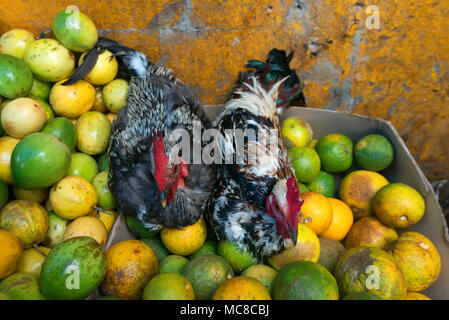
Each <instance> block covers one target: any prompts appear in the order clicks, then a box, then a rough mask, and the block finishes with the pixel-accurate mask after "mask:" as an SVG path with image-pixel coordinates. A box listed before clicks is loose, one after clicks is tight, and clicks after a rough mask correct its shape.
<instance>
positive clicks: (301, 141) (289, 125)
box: [282, 117, 313, 148]
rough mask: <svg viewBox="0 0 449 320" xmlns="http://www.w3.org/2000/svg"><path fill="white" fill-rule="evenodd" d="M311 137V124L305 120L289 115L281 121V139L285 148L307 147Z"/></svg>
mask: <svg viewBox="0 0 449 320" xmlns="http://www.w3.org/2000/svg"><path fill="white" fill-rule="evenodd" d="M312 137H313V130H312V126H311V125H310V123H308V122H307V121H304V120H302V119H301V118H299V117H290V118H287V119H285V120H284V121H283V122H282V141H283V142H284V145H285V146H286V147H287V148H292V147H307V146H308V145H309V144H310V142H311V141H312Z"/></svg>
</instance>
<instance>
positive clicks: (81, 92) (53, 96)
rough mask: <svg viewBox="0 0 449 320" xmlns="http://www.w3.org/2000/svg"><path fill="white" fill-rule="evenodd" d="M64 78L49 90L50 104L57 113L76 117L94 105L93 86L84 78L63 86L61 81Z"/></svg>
mask: <svg viewBox="0 0 449 320" xmlns="http://www.w3.org/2000/svg"><path fill="white" fill-rule="evenodd" d="M66 80H67V79H65V80H61V81H59V82H57V83H55V84H54V85H53V88H52V89H51V92H50V104H51V107H52V109H53V111H54V112H56V113H57V114H59V115H61V116H64V117H68V118H76V117H79V116H80V115H82V114H83V113H86V112H87V111H89V110H90V108H92V106H93V105H94V102H95V88H94V87H93V86H92V85H91V84H90V83H89V82H87V81H84V80H80V81H78V82H76V83H74V84H71V85H68V86H63V85H62V83H64V82H65V81H66Z"/></svg>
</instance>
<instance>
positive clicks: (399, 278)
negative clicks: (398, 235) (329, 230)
mask: <svg viewBox="0 0 449 320" xmlns="http://www.w3.org/2000/svg"><path fill="white" fill-rule="evenodd" d="M334 275H335V278H336V279H337V281H338V287H339V288H340V292H341V293H342V295H343V296H346V295H347V294H350V293H353V292H369V293H372V294H375V295H376V296H378V297H380V298H382V299H383V300H402V299H404V298H405V296H406V295H407V282H406V280H405V278H404V274H403V273H402V271H401V269H400V268H399V267H398V265H397V264H396V262H395V260H394V258H393V256H392V255H391V254H389V253H387V252H385V251H383V250H381V249H379V248H375V247H364V246H362V247H357V248H352V249H349V250H348V251H346V253H344V254H343V255H342V256H341V257H340V259H339V260H338V262H337V265H336V266H335V272H334Z"/></svg>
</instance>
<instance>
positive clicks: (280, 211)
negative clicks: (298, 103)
mask: <svg viewBox="0 0 449 320" xmlns="http://www.w3.org/2000/svg"><path fill="white" fill-rule="evenodd" d="M284 56H285V53H284ZM269 68H270V65H269V64H267V67H266V69H269ZM266 69H265V70H263V68H262V69H261V71H262V73H260V74H259V77H258V74H257V73H256V74H252V75H251V76H249V77H245V79H244V81H243V82H242V83H241V86H240V88H237V89H235V90H234V99H232V100H230V101H228V102H227V103H226V105H225V110H224V111H223V112H222V113H221V114H220V115H219V116H218V118H217V119H216V121H215V122H214V124H213V125H214V127H215V128H217V129H218V130H219V131H220V133H221V139H220V142H219V144H220V147H221V156H222V159H223V163H228V162H225V159H231V160H232V162H231V163H230V164H222V165H221V166H219V167H218V170H217V182H216V184H215V188H214V191H213V192H212V194H211V196H210V197H209V199H208V203H207V205H206V215H207V218H208V220H209V221H210V223H211V225H212V227H213V229H214V230H215V232H216V234H217V236H218V238H219V239H220V240H225V241H232V242H234V243H236V244H237V245H238V247H239V248H240V249H243V250H245V251H247V252H249V253H250V254H251V255H252V256H253V257H255V258H257V259H258V260H259V261H262V260H263V258H265V257H269V256H272V255H274V254H277V253H279V252H281V251H283V250H285V249H287V248H289V247H291V246H294V245H295V244H296V241H297V232H298V220H299V217H300V215H301V213H300V211H301V206H302V201H301V199H300V193H299V188H298V186H297V185H296V179H295V175H294V171H293V169H292V167H291V165H290V163H289V160H288V156H287V151H286V149H285V147H284V146H283V144H282V138H281V135H280V127H279V118H278V112H279V111H280V110H281V109H280V108H278V107H279V101H280V100H279V99H278V94H279V92H280V91H281V92H284V93H285V92H286V90H285V81H286V80H287V79H286V78H284V79H283V80H281V81H272V82H271V84H270V83H269V81H267V77H266V75H267V74H268V73H269V72H270V71H269V70H266ZM262 83H263V85H262ZM280 88H282V89H280ZM301 91H302V87H301V86H300V85H299V84H298V85H296V84H295V87H294V89H292V90H290V92H288V93H289V94H284V96H283V99H282V102H283V104H284V106H285V104H286V103H285V102H287V101H289V100H288V99H289V97H293V96H296V97H298V96H300V94H301ZM287 104H288V103H287ZM238 130H241V131H240V132H242V131H243V132H247V133H249V132H253V134H247V135H246V136H245V141H244V146H243V153H244V157H243V159H244V161H243V162H240V161H238V160H237V159H238V151H237V150H238V146H237V145H236V144H235V143H234V142H235V137H234V136H233V135H234V134H235V133H236V132H237V131H238ZM273 139H274V141H275V144H273ZM267 141H269V142H270V143H267ZM255 155H257V156H255ZM250 159H252V160H253V161H250Z"/></svg>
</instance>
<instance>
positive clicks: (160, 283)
mask: <svg viewBox="0 0 449 320" xmlns="http://www.w3.org/2000/svg"><path fill="white" fill-rule="evenodd" d="M142 299H143V300H195V294H194V292H193V287H192V285H191V284H190V282H189V280H187V279H186V278H185V277H184V276H182V275H180V274H178V273H174V272H169V273H163V274H159V275H157V276H155V277H154V278H153V279H151V280H150V282H148V284H147V285H146V287H145V290H144V291H143V297H142Z"/></svg>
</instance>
